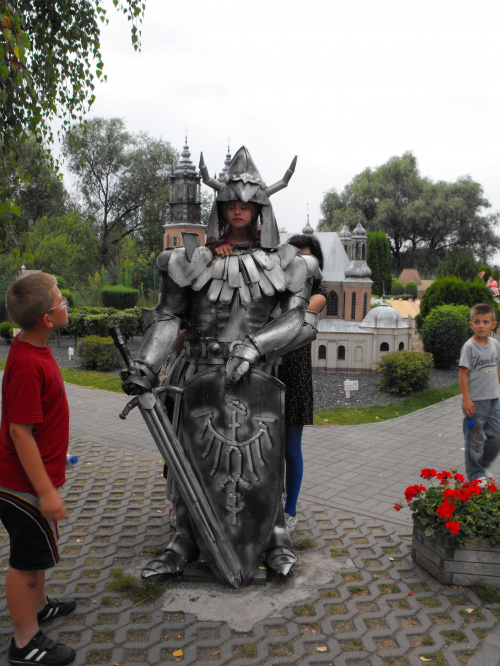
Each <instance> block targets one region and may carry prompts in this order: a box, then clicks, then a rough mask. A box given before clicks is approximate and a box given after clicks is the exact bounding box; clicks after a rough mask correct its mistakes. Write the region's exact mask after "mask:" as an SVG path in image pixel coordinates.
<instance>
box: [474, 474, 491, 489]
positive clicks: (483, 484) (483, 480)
mask: <svg viewBox="0 0 500 666" xmlns="http://www.w3.org/2000/svg"><path fill="white" fill-rule="evenodd" d="M476 481H478V484H477V485H478V486H479V487H480V488H486V486H487V485H488V483H489V482H490V480H489V479H487V478H486V477H485V476H480V477H479V479H476Z"/></svg>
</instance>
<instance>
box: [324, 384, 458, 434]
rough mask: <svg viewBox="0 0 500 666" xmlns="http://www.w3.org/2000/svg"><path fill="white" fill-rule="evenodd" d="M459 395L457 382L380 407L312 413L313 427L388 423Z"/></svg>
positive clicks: (334, 409)
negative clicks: (390, 420)
mask: <svg viewBox="0 0 500 666" xmlns="http://www.w3.org/2000/svg"><path fill="white" fill-rule="evenodd" d="M459 393H460V387H459V385H458V382H455V383H454V384H451V385H450V386H442V387H440V388H435V389H430V390H429V391H420V392H419V393H414V394H413V395H409V396H407V397H406V398H403V399H402V400H401V401H400V402H397V403H392V404H390V405H383V406H380V407H335V408H333V409H318V410H315V411H314V425H360V424H362V423H377V422H378V421H388V420H389V419H395V418H398V416H404V415H405V414H411V412H416V411H417V410H419V409H423V408H424V407H429V406H430V405H435V404H436V403H438V402H442V401H443V400H448V398H453V397H454V396H456V395H458V394H459Z"/></svg>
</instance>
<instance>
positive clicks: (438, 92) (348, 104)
mask: <svg viewBox="0 0 500 666" xmlns="http://www.w3.org/2000/svg"><path fill="white" fill-rule="evenodd" d="M109 4H110V5H111V3H109ZM108 16H109V18H110V24H109V26H107V27H106V28H103V30H102V52H103V60H104V63H105V72H106V73H107V75H108V82H107V83H106V84H98V86H97V89H96V95H97V100H96V102H95V104H94V107H93V111H92V113H91V116H96V115H98V116H104V117H107V118H110V117H122V118H124V119H125V121H126V124H127V128H128V129H129V130H131V131H133V132H138V131H146V132H148V133H149V134H150V135H152V136H155V137H160V136H161V137H162V138H163V139H166V140H168V141H169V142H170V143H171V144H172V145H173V147H174V148H176V149H177V150H178V151H181V150H182V146H183V143H184V135H185V128H187V130H188V132H187V134H188V143H189V147H190V150H191V154H192V160H193V162H194V163H195V164H198V160H199V153H200V151H203V153H204V156H205V162H206V164H207V166H208V169H209V172H210V174H213V173H214V172H217V173H218V172H219V171H220V169H221V168H222V166H223V162H224V158H225V154H226V150H227V145H228V140H229V144H230V148H231V152H232V153H233V154H234V152H235V151H236V150H237V149H238V148H239V147H240V146H241V145H246V146H247V148H248V149H249V151H250V153H251V154H252V156H253V158H254V160H255V162H256V164H257V167H258V168H259V170H260V172H261V174H262V177H263V178H264V180H265V181H266V182H267V184H271V183H273V182H275V181H277V180H279V179H281V177H282V176H283V174H284V173H285V171H286V169H287V167H288V165H289V164H290V162H291V160H292V158H293V157H294V155H298V164H297V170H296V173H295V176H294V177H293V178H292V180H291V182H290V184H289V186H288V188H287V189H285V190H282V191H281V192H279V193H277V194H276V195H274V197H273V199H272V201H273V205H274V209H275V213H276V216H277V219H278V224H279V225H280V227H285V228H286V229H287V230H288V231H300V230H301V229H302V227H303V226H304V225H305V222H306V217H307V204H309V213H310V221H311V224H312V225H313V227H315V226H316V224H317V222H318V220H319V218H320V216H321V213H320V204H321V201H322V198H323V195H324V193H325V192H326V191H327V190H329V189H331V188H336V189H337V190H338V191H341V190H342V189H343V187H344V186H345V185H346V184H347V183H349V182H350V181H351V179H352V178H353V177H354V176H355V175H356V174H357V173H359V172H360V171H362V170H363V169H365V168H366V167H368V166H369V167H377V166H379V165H381V164H383V163H385V162H386V161H387V160H388V159H389V158H390V157H392V156H393V155H402V154H403V153H404V152H405V151H412V152H413V153H414V155H415V156H416V158H417V160H418V165H419V169H420V173H421V175H423V176H427V177H428V178H430V179H431V180H433V181H438V180H446V181H454V180H456V179H457V178H459V177H460V176H464V175H470V176H471V177H472V178H473V179H474V180H476V181H478V182H479V183H481V184H482V185H483V188H484V192H485V196H486V198H487V199H489V201H490V203H491V204H492V209H491V210H492V211H494V210H499V209H500V178H499V171H500V157H499V146H500V130H499V125H500V86H499V84H498V67H499V64H500V57H499V55H500V53H499V52H500V39H499V37H498V30H499V26H500V21H499V19H500V3H499V2H496V1H494V0H475V1H474V2H472V0H467V2H465V1H463V0H453V1H449V0H438V2H436V1H435V0H433V1H430V0H418V2H417V1H415V0H357V1H356V0H309V2H304V1H302V2H298V1H297V0H287V1H286V2H283V1H281V0H253V1H252V2H246V3H245V2H235V1H234V0H232V1H229V0H217V1H216V2H207V0H189V2H186V1H184V0H176V1H175V2H174V1H172V0H146V13H145V17H144V22H143V24H142V51H141V52H140V53H136V52H135V51H134V50H133V49H132V47H131V45H130V32H129V31H130V24H129V23H127V21H126V20H125V19H124V18H122V17H121V16H119V15H118V14H117V13H116V11H115V10H113V8H112V7H111V6H110V9H109V13H108Z"/></svg>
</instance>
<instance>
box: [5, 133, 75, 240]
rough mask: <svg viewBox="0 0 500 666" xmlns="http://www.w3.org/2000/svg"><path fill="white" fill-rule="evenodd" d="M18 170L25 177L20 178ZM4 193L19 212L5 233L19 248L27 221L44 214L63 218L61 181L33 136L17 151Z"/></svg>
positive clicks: (26, 227) (66, 201)
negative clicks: (8, 231)
mask: <svg viewBox="0 0 500 666" xmlns="http://www.w3.org/2000/svg"><path fill="white" fill-rule="evenodd" d="M18 169H20V170H21V172H22V173H25V174H29V176H28V177H26V178H24V179H21V178H20V177H19V171H18ZM7 192H8V195H9V197H10V198H11V200H12V201H13V202H14V204H15V205H16V206H17V207H18V209H19V216H18V217H16V219H15V224H14V225H13V227H12V229H10V231H11V233H10V234H9V236H10V238H11V240H12V241H13V244H14V245H16V246H19V244H20V242H21V239H22V235H23V232H25V231H26V230H27V229H28V224H29V223H30V222H34V221H35V220H37V219H38V218H40V217H43V216H44V215H49V216H52V215H64V213H65V212H66V206H67V203H68V194H67V192H66V189H65V187H64V184H63V181H62V178H61V177H60V176H59V175H58V174H57V172H56V170H55V168H54V165H53V163H52V161H51V160H50V159H48V158H47V154H46V152H45V150H44V149H43V148H42V147H41V146H40V145H39V144H38V143H37V142H36V140H35V138H34V137H31V138H30V139H28V140H26V141H24V142H23V143H21V144H20V146H19V148H18V161H17V168H14V167H11V169H10V170H9V172H8V174H7Z"/></svg>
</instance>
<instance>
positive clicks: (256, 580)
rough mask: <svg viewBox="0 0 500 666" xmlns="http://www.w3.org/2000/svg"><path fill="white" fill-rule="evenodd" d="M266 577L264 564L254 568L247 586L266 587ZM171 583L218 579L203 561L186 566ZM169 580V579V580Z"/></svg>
mask: <svg viewBox="0 0 500 666" xmlns="http://www.w3.org/2000/svg"><path fill="white" fill-rule="evenodd" d="M267 577H268V569H267V567H266V565H265V564H264V562H262V565H261V566H260V567H256V569H255V570H254V572H253V574H252V577H251V579H250V580H249V582H248V585H266V583H267ZM171 579H172V580H173V581H178V582H181V583H217V582H219V581H218V578H217V576H215V574H214V573H213V572H212V570H211V569H210V567H209V566H208V564H207V562H205V561H204V560H197V561H196V562H191V563H190V564H188V565H187V567H186V568H185V569H184V571H183V572H182V573H181V574H176V575H173V576H172V578H171ZM169 580H170V579H169Z"/></svg>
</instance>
